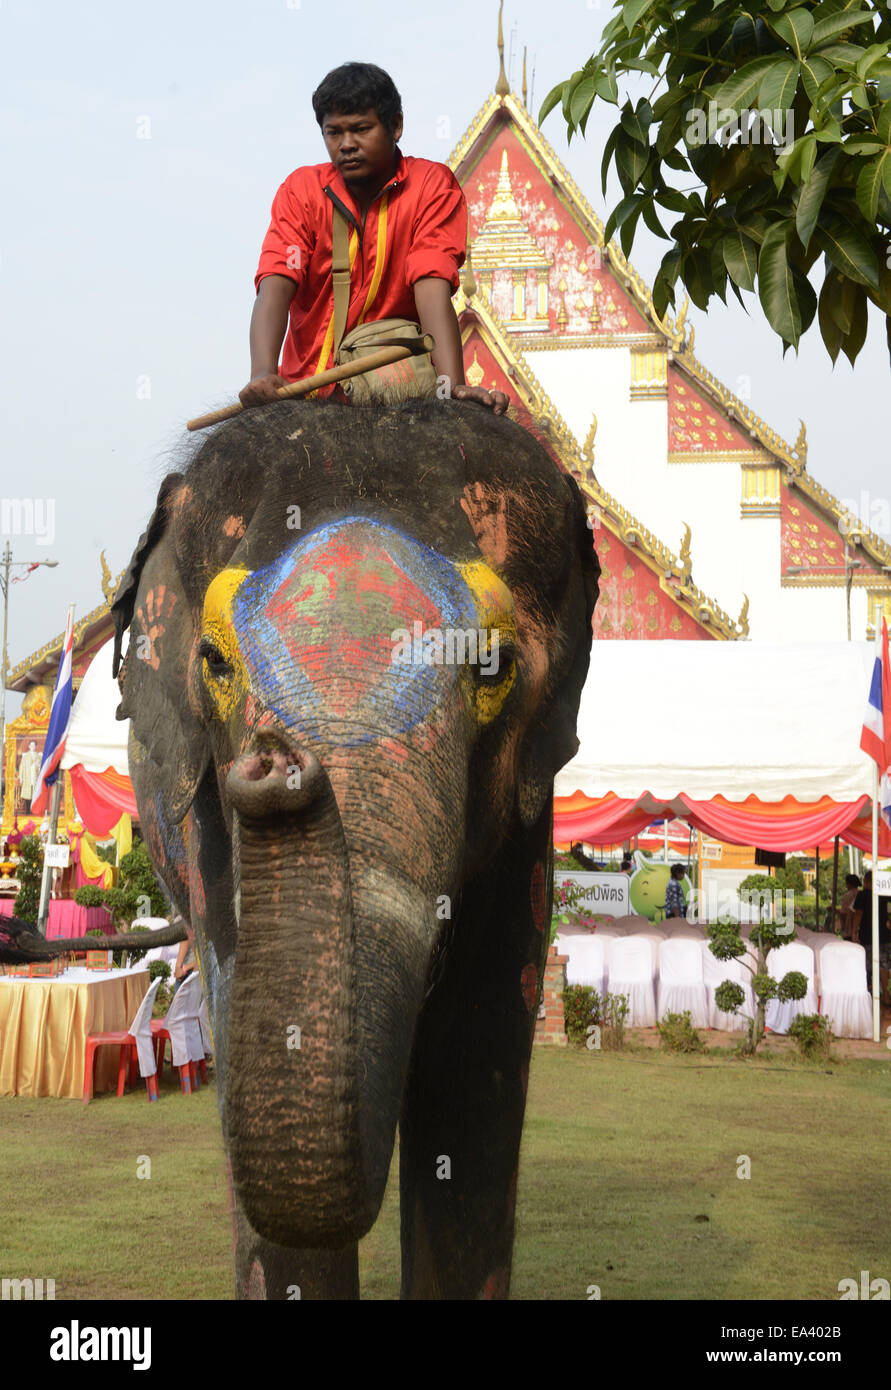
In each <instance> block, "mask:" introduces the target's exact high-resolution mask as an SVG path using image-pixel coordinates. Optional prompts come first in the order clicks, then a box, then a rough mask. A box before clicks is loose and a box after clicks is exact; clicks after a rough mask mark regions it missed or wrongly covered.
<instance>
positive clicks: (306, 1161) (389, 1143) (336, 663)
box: [115, 401, 597, 1247]
mask: <svg viewBox="0 0 891 1390" xmlns="http://www.w3.org/2000/svg"><path fill="white" fill-rule="evenodd" d="M596 573H597V571H596V560H595V558H594V555H593V548H592V544H591V534H590V531H589V530H587V528H586V525H585V520H584V512H583V508H582V505H581V501H580V498H579V495H578V492H577V489H576V488H575V485H574V484H573V483H572V482H571V480H569V479H568V478H567V477H566V476H565V475H564V474H562V473H561V472H560V471H559V470H558V469H557V468H556V467H555V466H554V464H553V463H552V461H551V460H550V459H549V458H548V456H547V455H546V454H545V452H544V451H543V450H542V449H541V448H540V447H539V446H538V445H537V444H536V443H535V442H534V441H533V440H532V438H531V437H530V436H529V435H528V434H526V433H525V432H524V431H523V430H522V429H520V428H519V426H517V425H515V424H513V423H512V422H510V421H507V420H494V419H492V418H490V417H488V416H486V415H485V414H484V412H482V411H480V410H479V408H478V407H475V406H472V405H471V406H460V405H458V404H457V403H449V404H448V405H443V404H440V403H438V402H417V401H414V402H409V403H406V404H404V405H402V406H400V407H369V408H367V409H366V410H363V411H361V412H359V413H358V414H357V411H356V409H355V408H343V407H337V406H324V405H318V404H303V403H299V404H297V403H295V404H288V405H279V406H275V407H272V408H271V409H267V410H264V411H260V412H251V413H250V414H249V415H247V416H245V417H242V418H241V419H240V420H238V421H236V422H233V424H231V425H229V426H227V427H225V428H224V429H223V430H221V431H219V432H218V433H217V434H216V435H215V436H214V437H213V438H211V439H210V440H209V441H208V442H207V443H206V444H205V445H204V447H203V448H202V449H201V452H200V453H199V454H198V455H197V457H196V458H195V459H194V461H193V462H192V463H191V465H190V466H189V468H188V470H187V472H186V473H185V474H178V475H173V476H172V477H171V478H168V479H167V480H166V482H165V484H164V485H163V487H162V490H161V495H160V497H159V503H158V508H157V510H156V512H155V515H154V517H153V518H152V521H151V523H150V526H149V529H148V531H147V533H146V535H145V536H144V537H143V539H142V541H141V542H140V546H139V547H138V549H137V552H136V554H135V556H134V560H133V562H132V565H131V570H130V572H129V574H128V576H127V577H126V578H125V581H124V583H123V584H122V587H121V590H120V593H119V595H118V599H117V601H116V605H115V613H116V619H117V622H118V629H119V632H123V630H124V628H125V627H126V626H127V625H128V624H129V625H130V627H131V637H130V648H129V654H128V658H127V663H126V671H125V675H124V678H123V683H122V688H123V694H124V698H123V702H122V714H123V715H129V716H130V718H131V719H132V731H133V734H132V748H131V773H132V776H133V781H134V786H135V788H136V794H137V799H138V802H139V807H140V817H141V820H142V823H143V826H144V829H145V833H146V838H147V840H148V843H149V846H150V848H151V850H152V853H153V856H154V857H155V859H156V862H158V863H159V866H160V867H161V868H162V870H163V872H164V874H165V876H166V878H167V881H168V883H169V884H170V886H171V888H172V890H173V891H174V893H175V895H176V896H177V899H178V901H179V904H180V906H181V907H182V909H183V910H184V911H185V912H187V913H188V914H189V916H190V918H191V920H192V924H193V926H194V928H195V932H196V938H197V944H198V950H199V956H200V959H201V965H202V973H203V976H204V979H205V986H206V989H207V992H208V997H209V1002H210V1005H211V1013H212V1019H213V1022H214V1033H215V1043H216V1047H217V1053H218V1063H219V1067H220V1076H221V1087H222V1107H223V1121H224V1132H225V1137H226V1142H227V1148H228V1150H229V1156H230V1159H231V1163H232V1171H233V1178H234V1182H235V1186H236V1190H237V1192H238V1194H239V1197H240V1199H241V1201H242V1203H243V1206H244V1209H245V1211H246V1212H247V1215H248V1217H249V1219H250V1222H251V1224H252V1226H253V1227H254V1229H255V1230H257V1231H259V1232H260V1233H261V1235H263V1236H265V1237H266V1238H267V1239H269V1240H274V1241H276V1242H277V1243H278V1244H279V1245H294V1246H301V1247H309V1246H316V1245H330V1246H337V1245H338V1244H340V1245H344V1244H346V1243H347V1242H349V1241H351V1240H355V1239H357V1238H358V1237H359V1236H360V1235H362V1234H364V1232H365V1231H366V1230H367V1229H368V1228H369V1226H370V1225H371V1223H372V1222H373V1220H374V1218H375V1216H376V1214H377V1210H378V1207H379V1205H380V1201H381V1198H382V1195H383V1188H384V1184H385V1181H386V1175H387V1170H388V1166H389V1160H390V1156H391V1153H392V1147H393V1139H394V1133H395V1126H396V1122H397V1119H398V1115H399V1107H400V1101H401V1098H402V1095H403V1091H404V1087H405V1081H406V1074H407V1069H408V1066H409V1062H410V1058H411V1051H412V1042H413V1037H414V1034H415V1028H416V1024H417V1020H418V1016H419V1012H420V1010H421V1008H422V1004H423V1000H424V995H425V991H426V990H427V989H428V985H429V973H430V969H431V961H432V960H433V958H434V951H435V948H436V946H437V942H438V940H439V938H440V937H441V935H442V933H443V931H445V930H447V929H448V930H451V931H455V930H458V929H459V924H460V920H461V897H462V891H463V888H464V885H465V883H466V882H467V879H468V876H470V875H479V874H480V873H481V872H484V871H485V866H486V865H487V864H492V863H494V862H495V861H496V860H497V857H498V855H499V853H500V852H501V847H502V846H503V844H504V843H505V839H506V837H509V835H510V834H511V827H512V826H518V827H529V826H531V825H534V824H535V823H537V822H538V821H539V819H541V818H542V817H545V818H547V817H548V816H549V814H550V795H551V789H552V783H553V777H554V774H555V773H556V771H557V770H558V768H559V767H560V766H562V764H563V762H565V761H566V760H567V759H568V758H569V757H571V756H572V754H573V753H574V751H575V748H576V747H577V741H576V739H575V711H576V708H577V703H578V696H579V692H580V689H581V685H582V683H583V681H584V677H585V674H586V671H587V664H588V651H589V646H590V619H591V613H592V609H593V603H594V598H595V594H596Z"/></svg>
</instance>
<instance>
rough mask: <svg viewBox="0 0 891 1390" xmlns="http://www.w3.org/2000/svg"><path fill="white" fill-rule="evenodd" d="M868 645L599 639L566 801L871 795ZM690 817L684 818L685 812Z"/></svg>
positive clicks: (564, 777)
mask: <svg viewBox="0 0 891 1390" xmlns="http://www.w3.org/2000/svg"><path fill="white" fill-rule="evenodd" d="M873 661H874V649H873V648H872V646H871V645H870V644H869V643H867V642H831V643H830V642H826V643H802V644H798V643H788V644H774V643H755V642H620V641H602V642H595V643H594V645H593V647H592V649H591V667H590V670H589V673H588V679H587V681H586V683H585V688H584V690H583V692H582V700H581V708H580V710H579V717H578V736H579V742H580V745H581V746H580V748H579V751H578V753H577V754H576V756H575V757H574V758H573V760H572V762H570V763H568V764H567V766H566V767H565V768H563V770H562V772H560V773H559V774H558V776H557V781H556V785H555V788H554V790H555V793H556V795H557V796H571V795H572V794H573V793H574V792H577V791H580V792H583V793H584V794H585V795H586V796H589V797H592V798H596V797H602V796H606V795H607V794H608V793H609V792H612V793H614V794H615V795H616V796H619V797H635V798H637V797H639V796H641V794H642V793H644V792H650V793H651V794H652V796H653V797H654V798H655V801H656V802H665V801H671V800H672V799H673V798H675V797H676V796H678V795H679V794H680V793H682V792H684V793H686V794H687V795H688V796H690V797H692V798H694V799H696V800H707V799H708V798H710V797H713V796H724V797H726V798H727V799H728V800H730V801H742V800H744V799H745V798H746V797H747V796H749V795H756V796H758V797H759V798H760V799H761V800H762V801H781V800H782V799H783V798H784V797H786V796H794V797H796V798H797V799H798V800H799V801H804V802H813V801H817V800H819V799H820V798H821V797H823V796H831V797H832V798H833V800H835V801H842V802H848V801H855V800H857V799H858V798H859V797H861V796H863V795H864V794H865V795H867V796H871V795H872V767H873V764H872V763H871V762H870V760H869V759H868V758H867V757H866V754H865V753H862V752H861V751H860V746H859V745H860V731H861V728H862V726H863V715H864V711H865V709H866V701H867V696H868V693H869V683H870V676H871V673H872V666H873ZM680 814H683V808H681V811H680Z"/></svg>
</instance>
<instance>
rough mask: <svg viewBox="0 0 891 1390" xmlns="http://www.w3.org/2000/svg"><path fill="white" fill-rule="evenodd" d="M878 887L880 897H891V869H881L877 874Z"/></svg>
mask: <svg viewBox="0 0 891 1390" xmlns="http://www.w3.org/2000/svg"><path fill="white" fill-rule="evenodd" d="M876 888H877V890H878V894H879V897H880V898H891V869H885V870H884V871H882V870H879V872H878V873H877V874H876Z"/></svg>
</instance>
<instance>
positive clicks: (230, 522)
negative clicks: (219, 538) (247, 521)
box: [223, 516, 244, 540]
mask: <svg viewBox="0 0 891 1390" xmlns="http://www.w3.org/2000/svg"><path fill="white" fill-rule="evenodd" d="M223 531H224V533H225V534H226V535H227V536H232V537H233V539H235V540H241V537H242V536H243V535H244V517H242V516H227V517H226V520H225V521H224V522H223Z"/></svg>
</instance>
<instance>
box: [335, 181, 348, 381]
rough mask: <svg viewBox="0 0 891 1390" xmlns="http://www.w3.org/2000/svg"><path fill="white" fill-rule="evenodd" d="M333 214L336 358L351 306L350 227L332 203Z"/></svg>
mask: <svg viewBox="0 0 891 1390" xmlns="http://www.w3.org/2000/svg"><path fill="white" fill-rule="evenodd" d="M331 211H332V214H333V218H334V221H333V233H332V248H331V250H332V256H331V275H332V279H333V281H334V344H333V348H332V351H333V353H334V357H335V360H336V358H337V353H338V350H339V348H340V342H341V339H342V338H343V334H344V330H345V328H346V323H347V314H348V312H349V307H350V227H349V223H348V222H347V220H346V218H345V217H344V215H343V213H342V212H341V211H340V209H339V208H338V207H335V205H334V204H333V203H332V204H331Z"/></svg>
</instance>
